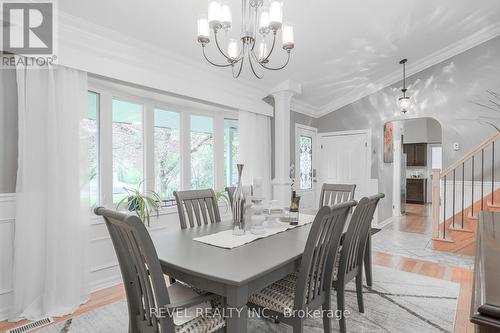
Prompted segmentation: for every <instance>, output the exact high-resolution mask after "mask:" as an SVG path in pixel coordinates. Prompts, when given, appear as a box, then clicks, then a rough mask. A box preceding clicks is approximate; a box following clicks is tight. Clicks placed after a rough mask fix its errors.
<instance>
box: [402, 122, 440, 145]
mask: <svg viewBox="0 0 500 333" xmlns="http://www.w3.org/2000/svg"><path fill="white" fill-rule="evenodd" d="M403 127H404V137H403V143H441V140H442V138H441V136H442V135H441V125H440V124H439V122H438V121H437V120H435V119H432V118H418V119H407V120H405V121H404V122H403Z"/></svg>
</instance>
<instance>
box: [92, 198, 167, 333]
mask: <svg viewBox="0 0 500 333" xmlns="http://www.w3.org/2000/svg"><path fill="white" fill-rule="evenodd" d="M94 211H95V213H96V214H97V215H102V216H103V217H104V221H105V222H106V227H107V228H108V231H109V234H110V236H111V240H112V242H113V246H114V248H115V252H116V255H117V257H118V263H119V265H120V270H121V273H122V277H123V284H124V286H125V292H126V295H127V303H128V308H129V319H130V320H129V322H130V327H129V331H131V332H141V333H142V332H151V333H153V332H165V331H166V332H173V331H174V330H175V326H174V323H173V320H172V318H171V317H169V316H163V317H160V318H157V317H156V316H154V315H151V311H150V310H151V309H157V310H158V309H159V308H161V307H164V306H166V305H169V304H170V299H169V296H168V291H167V286H166V284H165V278H164V276H163V272H162V269H161V265H160V261H159V259H158V255H157V253H156V250H155V247H154V245H153V242H152V240H151V237H150V235H149V233H148V231H147V230H146V227H145V226H144V223H143V222H142V221H141V220H140V219H139V218H138V217H137V216H135V215H127V214H123V213H119V212H115V211H112V210H108V209H105V208H102V207H98V208H96V209H95V210H94Z"/></svg>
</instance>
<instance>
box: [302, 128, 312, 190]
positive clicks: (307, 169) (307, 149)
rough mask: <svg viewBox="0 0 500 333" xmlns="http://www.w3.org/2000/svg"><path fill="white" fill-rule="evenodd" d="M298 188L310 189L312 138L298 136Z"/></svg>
mask: <svg viewBox="0 0 500 333" xmlns="http://www.w3.org/2000/svg"><path fill="white" fill-rule="evenodd" d="M299 144H300V147H299V148H300V150H299V152H300V156H299V158H300V160H299V162H300V189H301V190H310V189H312V138H311V137H309V136H303V135H301V136H300V142H299Z"/></svg>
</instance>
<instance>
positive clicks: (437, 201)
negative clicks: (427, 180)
mask: <svg viewBox="0 0 500 333" xmlns="http://www.w3.org/2000/svg"><path fill="white" fill-rule="evenodd" d="M445 186H446V185H445ZM440 187H441V170H438V169H433V170H432V238H433V239H438V238H439V209H440V206H441V188H440Z"/></svg>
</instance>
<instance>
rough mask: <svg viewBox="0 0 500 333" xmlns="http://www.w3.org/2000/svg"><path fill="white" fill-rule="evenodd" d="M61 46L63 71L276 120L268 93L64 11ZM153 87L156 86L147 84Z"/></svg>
mask: <svg viewBox="0 0 500 333" xmlns="http://www.w3.org/2000/svg"><path fill="white" fill-rule="evenodd" d="M59 45H60V46H59V53H61V54H60V56H59V63H60V64H62V65H66V66H70V67H76V68H78V69H81V70H84V71H87V72H89V73H93V74H96V75H101V76H108V77H111V78H114V79H118V80H120V79H121V78H120V77H117V76H122V77H127V78H128V77H131V76H132V77H134V78H137V80H136V81H141V82H134V81H130V82H131V83H135V84H139V85H144V86H148V87H151V88H156V89H160V90H163V91H165V92H168V93H172V94H177V95H178V96H179V97H182V96H186V97H194V98H197V99H199V100H200V101H206V102H209V103H215V104H223V105H226V106H227V107H229V108H235V109H239V110H247V111H251V112H256V113H261V114H266V115H270V114H272V108H271V107H270V106H268V105H267V104H265V103H264V102H263V101H262V97H263V96H266V95H267V91H266V87H262V86H256V85H255V84H250V83H249V82H248V80H247V81H245V80H238V81H236V80H234V79H233V78H232V77H231V78H229V77H224V76H223V75H220V73H219V72H218V71H216V69H215V68H212V67H209V66H204V64H203V63H202V62H201V61H200V62H197V61H194V60H191V59H188V58H183V57H180V56H179V55H176V54H174V53H172V52H171V51H169V50H167V49H165V48H162V47H158V46H155V45H152V44H151V43H146V42H143V41H141V40H137V39H135V38H132V37H130V36H127V35H124V34H122V33H119V32H116V31H113V30H111V29H108V28H105V27H102V26H100V25H97V24H94V23H91V22H89V21H87V20H84V19H82V18H79V17H76V16H73V15H70V14H67V13H65V12H62V11H59ZM118 68H120V69H121V70H118ZM96 69H97V70H96ZM124 70H125V71H124ZM162 78H164V79H162ZM126 81H128V79H127V80H126ZM148 81H151V82H152V81H155V82H156V84H155V85H152V84H151V85H150V84H145V83H144V82H148ZM160 86H161V87H160ZM217 87H227V89H222V90H221V89H219V88H217Z"/></svg>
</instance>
